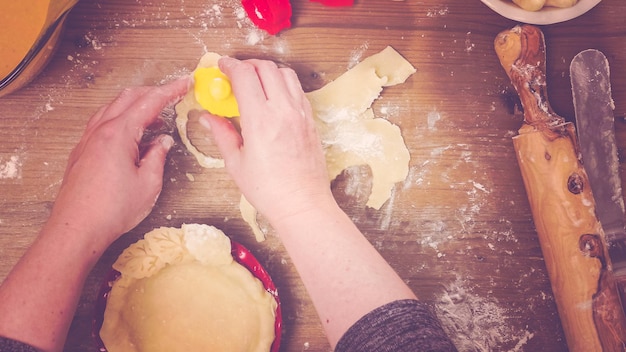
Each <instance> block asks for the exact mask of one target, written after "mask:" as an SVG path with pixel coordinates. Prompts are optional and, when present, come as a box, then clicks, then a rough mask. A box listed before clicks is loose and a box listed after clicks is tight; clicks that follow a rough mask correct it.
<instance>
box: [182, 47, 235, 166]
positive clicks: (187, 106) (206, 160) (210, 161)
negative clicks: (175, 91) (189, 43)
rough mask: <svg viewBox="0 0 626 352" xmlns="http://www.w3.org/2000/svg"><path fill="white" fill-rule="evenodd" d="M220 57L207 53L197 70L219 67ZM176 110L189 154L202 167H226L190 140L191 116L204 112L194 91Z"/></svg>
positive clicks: (221, 160) (217, 158) (184, 98)
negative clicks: (188, 129)
mask: <svg viewBox="0 0 626 352" xmlns="http://www.w3.org/2000/svg"><path fill="white" fill-rule="evenodd" d="M220 57H221V55H219V54H216V53H211V52H209V53H206V54H204V55H203V56H202V57H201V58H200V61H199V62H198V66H197V67H196V69H198V68H201V67H213V66H217V61H218V60H219V58H220ZM174 109H175V110H176V127H177V129H178V134H179V135H180V139H181V141H182V142H183V144H184V145H185V147H186V148H187V150H189V152H190V153H191V154H192V155H193V156H194V157H195V158H196V160H198V163H199V164H200V166H202V167H206V168H220V167H224V160H223V159H221V158H219V157H213V156H210V155H206V154H204V153H202V152H201V151H200V150H198V148H196V146H195V145H193V143H191V140H190V139H189V136H188V134H187V123H188V122H189V114H190V113H193V112H194V111H196V112H198V111H202V110H204V109H203V108H202V106H200V103H198V101H197V100H196V97H195V96H194V90H193V89H189V91H188V92H187V94H185V96H184V97H183V99H182V100H181V101H180V102H179V103H178V104H176V106H175V107H174Z"/></svg>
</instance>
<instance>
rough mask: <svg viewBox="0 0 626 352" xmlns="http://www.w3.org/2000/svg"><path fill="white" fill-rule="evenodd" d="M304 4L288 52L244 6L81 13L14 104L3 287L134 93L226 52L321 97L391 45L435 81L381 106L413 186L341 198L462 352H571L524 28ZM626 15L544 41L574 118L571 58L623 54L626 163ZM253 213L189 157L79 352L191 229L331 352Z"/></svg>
mask: <svg viewBox="0 0 626 352" xmlns="http://www.w3.org/2000/svg"><path fill="white" fill-rule="evenodd" d="M292 4H293V27H292V29H290V30H287V31H284V32H282V33H281V34H280V35H278V36H275V37H272V36H268V35H266V34H264V32H262V31H260V30H258V29H255V28H254V26H253V25H252V24H251V23H250V22H249V21H248V20H247V19H246V18H244V17H242V16H241V15H242V9H241V5H240V2H239V1H236V0H222V1H220V0H216V1H206V0H204V1H200V0H185V1H167V0H134V1H128V0H81V1H80V3H79V4H78V5H77V6H76V7H75V9H74V10H73V11H72V12H71V14H70V17H69V19H68V22H67V29H66V31H65V33H64V36H63V39H62V42H61V45H60V47H59V50H58V51H57V52H56V55H55V56H54V58H53V60H52V61H51V62H50V64H49V65H48V67H47V68H46V70H45V71H44V72H43V73H42V74H41V75H39V76H38V77H37V78H36V79H35V80H34V81H33V82H32V83H31V84H30V85H28V86H27V87H25V88H24V89H22V90H20V91H18V92H16V93H14V94H11V95H9V96H6V97H4V98H1V99H0V121H1V125H2V127H3V128H1V129H0V209H1V210H0V279H2V278H4V277H5V276H6V275H7V273H8V272H9V270H10V269H11V267H12V266H13V265H14V264H15V262H16V261H17V260H18V258H19V257H20V256H21V255H22V253H23V252H24V251H25V250H26V248H27V247H28V245H29V244H30V243H31V241H32V240H33V238H34V237H35V235H36V234H37V232H38V230H39V229H40V227H41V226H42V224H43V223H44V222H45V221H46V219H47V217H48V215H49V211H50V209H51V206H52V204H53V202H54V198H55V194H56V192H57V190H58V188H59V185H60V183H61V180H62V176H63V171H64V168H65V163H66V160H67V157H68V154H69V152H70V150H71V149H72V147H73V146H74V145H75V144H76V143H77V141H78V139H79V138H80V136H81V134H82V132H83V128H84V126H85V123H86V121H87V119H88V118H89V117H90V116H91V115H92V114H93V113H94V112H95V111H96V110H97V108H98V107H99V106H101V105H103V104H105V103H107V102H109V101H110V100H111V99H113V98H114V97H115V96H116V95H117V94H118V92H119V91H120V90H121V89H123V88H125V87H128V86H135V85H152V84H159V83H163V82H166V81H169V80H171V79H173V78H174V77H177V76H180V75H184V74H188V73H189V72H190V71H191V70H193V68H194V67H195V65H196V63H197V61H198V59H199V58H200V56H202V54H203V53H205V52H207V51H214V52H218V53H220V54H224V55H230V56H235V57H239V58H250V57H257V58H267V59H273V60H276V61H279V62H282V63H284V64H286V65H289V66H291V67H293V68H294V69H295V70H296V71H297V73H298V75H299V77H300V79H301V81H302V84H303V86H304V88H305V90H306V91H310V90H313V89H316V88H319V87H321V86H323V85H324V84H325V83H327V82H329V81H330V80H332V79H334V78H336V77H338V76H339V75H341V74H342V73H343V72H345V71H346V70H347V69H349V68H350V67H352V66H353V65H354V64H355V63H357V62H359V61H360V60H362V59H364V58H365V57H367V56H369V55H372V54H374V53H377V52H378V51H380V50H382V49H383V48H384V47H385V46H387V45H391V46H392V47H394V48H395V49H396V50H397V51H399V52H400V53H401V54H402V55H404V56H405V57H406V58H407V59H408V60H409V61H410V62H411V63H412V64H413V65H414V66H415V67H416V68H417V73H416V74H414V75H413V76H411V77H410V78H409V80H408V81H407V82H406V83H404V84H402V85H399V86H396V87H390V88H388V89H386V90H385V91H384V92H383V94H382V96H381V98H380V99H379V100H377V101H376V102H375V103H374V106H373V107H374V112H375V114H376V115H377V116H379V117H385V118H388V119H389V120H390V121H392V122H393V123H395V124H397V125H398V126H400V128H401V130H402V135H403V137H404V139H405V142H406V145H407V146H408V148H409V150H410V153H411V162H410V172H409V176H408V177H407V179H406V180H405V182H403V183H401V184H398V185H397V187H396V188H395V189H394V192H393V196H392V198H391V200H390V201H389V202H387V203H386V204H385V205H384V206H383V207H382V208H381V209H380V210H374V209H371V208H367V207H365V201H366V199H367V195H368V194H369V187H370V183H369V182H370V180H369V177H370V174H369V171H368V169H367V168H366V167H360V168H352V169H349V170H347V171H346V172H345V173H344V174H342V175H341V176H340V177H339V178H338V179H337V180H336V181H335V182H334V183H333V190H334V193H335V195H336V197H337V199H338V201H339V202H340V204H341V206H342V207H343V208H344V209H345V211H346V212H347V213H348V214H349V215H350V217H351V218H352V219H353V220H354V221H355V222H356V223H357V224H358V226H359V227H360V228H361V229H362V231H363V232H364V233H365V235H366V236H367V238H368V239H369V240H370V241H371V242H372V243H373V244H374V245H375V246H376V248H377V249H379V250H380V251H381V252H382V254H383V255H384V257H385V258H387V259H388V260H389V261H390V263H391V265H392V266H393V267H394V268H395V269H396V270H397V271H398V272H399V274H400V275H401V276H402V277H403V278H404V279H405V280H406V282H407V283H408V284H409V285H410V286H411V287H412V288H413V289H414V290H415V292H416V293H417V295H418V296H419V297H420V298H421V299H423V300H424V301H427V302H430V303H431V304H432V305H433V306H434V307H435V308H436V311H437V313H438V314H439V316H440V318H441V320H442V322H443V325H444V327H445V328H446V330H447V331H448V332H449V334H450V336H451V337H452V339H453V341H454V342H455V344H456V345H457V347H458V348H459V350H460V351H565V350H567V347H566V343H565V341H564V337H563V332H562V329H561V325H560V322H559V317H558V314H557V312H556V306H555V303H554V299H553V295H552V291H551V288H550V283H549V280H548V277H547V274H546V270H545V264H544V261H543V258H542V254H541V250H540V247H539V243H538V239H537V235H536V232H535V229H534V226H533V222H532V218H531V214H530V209H529V205H528V201H527V199H526V194H525V190H524V186H523V184H522V179H521V176H520V174H519V169H518V166H517V162H516V159H515V155H514V151H513V146H512V142H511V137H512V136H514V135H515V134H516V132H517V129H518V128H519V127H520V126H521V122H522V118H521V114H520V107H519V102H518V99H517V95H516V93H515V91H514V90H513V88H512V86H511V85H510V82H509V80H508V78H507V76H506V74H505V72H504V70H503V69H502V68H501V67H500V64H499V62H498V59H497V57H496V55H495V53H494V50H493V40H494V38H495V36H496V34H497V33H499V32H500V31H502V30H504V29H507V28H510V27H513V26H514V25H516V22H514V21H511V20H508V19H506V18H503V17H501V16H499V15H498V14H496V13H494V12H492V11H491V10H490V9H489V8H487V7H486V6H485V5H483V4H482V3H481V2H480V1H478V0H472V1H468V0H446V1H434V0H426V1H411V0H406V1H386V0H378V1H365V0H357V3H356V4H355V5H354V6H353V7H349V8H328V7H324V6H322V5H321V4H318V3H312V2H309V1H306V0H302V1H292ZM624 13H626V2H623V1H608V0H605V1H603V2H602V3H601V4H600V5H598V6H597V7H596V8H594V9H592V10H591V11H590V12H588V13H587V14H585V15H584V16H582V17H579V18H577V19H574V20H571V21H568V22H565V23H560V24H555V25H549V26H542V27H541V28H542V30H543V31H544V34H545V37H546V42H547V47H548V53H547V55H548V90H549V94H550V101H551V102H552V105H553V107H554V109H555V110H556V112H557V113H558V114H560V115H562V116H564V117H566V118H567V119H569V120H571V119H572V118H573V106H572V98H571V90H570V84H569V74H568V72H569V63H570V61H571V59H572V58H573V56H574V55H575V54H576V53H578V52H579V51H582V50H584V49H588V48H596V49H599V50H602V51H603V52H604V53H605V54H606V55H607V57H608V59H609V61H610V64H611V68H612V75H613V76H612V84H613V98H614V100H615V114H616V117H617V132H618V139H619V148H618V149H619V152H620V153H622V155H624V154H623V153H624V148H626V141H625V140H624V137H626V136H625V134H626V123H625V122H624V116H625V115H626V72H625V71H624V69H623V68H624V67H626V45H624V44H625V41H626V22H625V21H624V19H623V14H624ZM356 88H357V89H358V87H356ZM623 177H624V176H623ZM238 202H239V192H238V190H237V189H236V187H235V185H234V184H233V182H232V181H231V180H230V179H229V177H228V175H227V174H226V173H225V171H224V170H221V169H216V170H209V169H203V168H201V167H200V166H199V165H198V164H197V163H196V162H195V159H194V158H193V157H192V156H191V155H190V154H189V153H187V152H186V151H185V150H184V148H183V147H182V145H181V144H180V143H178V144H177V146H176V147H175V148H174V150H173V151H172V152H171V153H170V156H169V159H168V161H167V164H166V170H165V184H164V189H163V192H162V194H161V197H160V199H159V200H158V203H157V205H156V207H155V209H154V211H153V212H152V214H150V215H149V216H148V218H147V219H146V220H145V221H144V222H142V223H141V224H140V225H139V226H138V227H137V228H136V229H134V230H133V231H131V232H130V233H128V234H125V235H124V236H122V237H121V238H120V239H119V240H118V241H117V242H116V243H114V245H113V246H112V247H111V248H110V249H109V250H108V251H107V252H106V254H105V255H104V257H103V258H102V259H101V260H100V262H99V263H98V264H97V266H96V267H95V269H94V270H93V272H92V273H91V275H90V276H89V278H88V281H87V284H86V286H85V288H84V291H83V294H82V297H81V301H80V304H79V307H78V310H77V313H76V316H75V319H74V323H73V324H72V327H71V331H70V334H69V337H68V340H67V345H66V350H67V351H96V350H97V347H96V344H95V342H94V340H93V338H92V336H91V321H92V318H93V315H94V314H93V311H94V302H95V300H96V296H97V291H98V287H99V285H100V283H101V281H102V279H103V277H104V276H105V274H106V273H107V272H108V270H109V269H110V265H111V263H112V262H113V261H114V260H115V258H116V257H117V255H119V253H120V252H121V251H122V250H123V248H125V247H126V246H127V245H129V244H130V243H132V242H134V241H136V240H137V239H139V238H140V237H141V236H142V235H143V234H144V233H145V232H147V231H149V230H151V229H152V228H155V227H159V226H176V227H178V226H180V225H181V224H183V223H207V224H212V225H215V226H217V227H219V228H221V229H223V230H224V231H225V232H226V233H227V234H228V235H229V236H231V237H232V238H233V239H235V240H236V241H238V242H240V243H243V244H244V245H245V246H247V247H248V248H249V249H250V250H251V251H252V252H253V253H254V254H255V255H256V256H257V257H258V258H259V260H260V261H261V263H262V264H263V265H264V266H265V267H266V268H267V269H268V271H269V272H270V273H271V275H272V276H273V278H274V280H275V282H276V284H277V286H278V287H279V292H280V296H281V300H282V304H283V314H284V334H283V345H282V348H281V350H282V351H328V350H330V348H329V345H328V343H327V342H326V339H325V337H324V334H323V332H322V329H321V325H320V323H319V322H318V320H317V317H316V314H315V311H314V309H313V307H312V305H311V302H310V301H309V299H308V297H307V295H306V292H305V291H304V288H303V286H302V284H301V282H300V280H299V278H298V276H297V273H296V271H295V270H294V267H293V265H292V262H291V260H290V259H289V257H288V255H287V254H286V252H285V251H284V249H283V247H282V246H281V244H280V242H279V241H278V239H277V237H276V236H275V234H274V233H272V231H271V229H268V230H269V238H268V240H267V241H265V242H264V243H256V241H255V240H254V238H253V235H252V233H251V230H250V229H249V228H248V226H247V225H246V224H245V223H244V222H243V221H242V220H241V217H240V214H239V210H238ZM50 255H54V253H51V254H50ZM68 275H71V273H68ZM33 289H37V288H36V287H34V288H33ZM328 294H329V295H332V294H333V292H328Z"/></svg>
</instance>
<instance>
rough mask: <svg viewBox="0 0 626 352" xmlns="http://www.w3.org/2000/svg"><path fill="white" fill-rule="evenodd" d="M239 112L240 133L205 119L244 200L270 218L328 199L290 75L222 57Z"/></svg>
mask: <svg viewBox="0 0 626 352" xmlns="http://www.w3.org/2000/svg"><path fill="white" fill-rule="evenodd" d="M219 66H220V69H221V70H222V71H223V72H224V73H225V74H226V75H227V76H228V77H229V78H230V80H231V83H232V87H233V92H234V94H235V97H236V98H237V102H238V104H239V111H240V113H241V120H240V124H241V134H239V133H238V131H237V130H236V129H235V127H234V126H233V125H232V124H231V123H230V121H228V120H227V119H224V118H220V117H216V116H212V115H209V114H206V115H204V116H203V117H202V118H201V119H200V121H201V123H203V125H205V126H207V127H209V128H210V129H211V130H212V133H213V138H214V140H215V142H216V144H217V146H218V148H219V150H220V152H221V154H222V156H223V157H224V161H225V163H226V168H227V170H228V172H229V173H230V175H231V176H232V177H233V179H234V180H235V182H236V183H237V185H238V186H239V188H240V190H241V192H242V193H243V194H244V196H245V197H246V198H247V199H248V200H249V201H250V203H252V205H254V207H255V208H256V209H257V210H259V211H260V212H261V213H262V214H264V215H265V216H266V217H268V218H269V219H270V221H271V220H272V219H280V218H282V217H286V216H290V215H293V214H295V213H298V212H301V211H306V210H307V209H308V208H310V207H314V206H316V204H317V203H316V201H317V200H320V199H321V200H323V201H329V200H332V194H331V192H330V182H329V178H328V172H327V170H326V164H325V158H324V154H323V151H322V146H321V142H320V140H319V137H318V135H317V131H316V128H315V121H314V120H313V117H312V112H311V106H310V103H309V101H308V100H307V98H306V96H305V94H304V92H303V91H302V87H301V86H300V82H299V80H298V77H297V76H296V74H295V72H294V71H293V70H291V69H289V68H279V67H277V66H276V64H275V63H273V62H270V61H260V60H248V61H239V60H235V59H232V58H228V57H224V58H222V59H220V61H219Z"/></svg>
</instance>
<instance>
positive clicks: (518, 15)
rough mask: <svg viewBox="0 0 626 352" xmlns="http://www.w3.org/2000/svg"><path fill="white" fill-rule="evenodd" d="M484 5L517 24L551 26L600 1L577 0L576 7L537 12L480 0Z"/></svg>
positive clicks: (505, 0) (507, 2)
mask: <svg viewBox="0 0 626 352" xmlns="http://www.w3.org/2000/svg"><path fill="white" fill-rule="evenodd" d="M481 1H482V2H483V3H484V4H485V5H487V6H488V7H489V8H491V9H492V10H494V11H495V12H497V13H499V14H500V15H502V16H504V17H506V18H508V19H511V20H515V21H518V22H523V23H529V24H538V25H541V24H553V23H559V22H564V21H568V20H571V19H572V18H576V17H578V16H580V15H582V14H584V13H585V12H587V11H589V10H591V9H592V8H593V7H594V6H596V5H597V4H598V3H600V1H601V0H579V1H578V3H576V5H574V6H572V7H567V8H558V7H552V6H546V7H544V8H543V9H541V10H539V11H526V10H524V9H522V8H521V7H519V6H517V5H515V4H514V3H513V1H511V0H481Z"/></svg>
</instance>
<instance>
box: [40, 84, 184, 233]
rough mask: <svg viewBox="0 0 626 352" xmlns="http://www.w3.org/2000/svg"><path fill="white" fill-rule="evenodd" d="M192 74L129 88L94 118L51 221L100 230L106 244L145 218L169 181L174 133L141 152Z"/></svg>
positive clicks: (74, 156) (70, 164) (73, 159)
mask: <svg viewBox="0 0 626 352" xmlns="http://www.w3.org/2000/svg"><path fill="white" fill-rule="evenodd" d="M188 84H189V79H181V80H177V81H174V82H171V83H169V84H167V85H164V86H160V87H139V88H132V89H127V90H124V91H123V92H122V93H121V94H120V95H119V96H118V97H117V98H116V99H115V100H114V101H113V102H112V103H111V104H109V105H107V106H104V107H102V108H101V109H100V110H98V112H97V113H96V114H95V115H94V116H93V117H92V118H91V119H90V120H89V122H88V124H87V127H86V130H85V132H84V134H83V136H82V138H81V140H80V141H79V143H78V145H77V146H76V147H75V148H74V150H73V151H72V153H71V154H70V157H69V161H68V165H67V169H66V171H65V175H64V179H63V183H62V185H61V189H60V191H59V195H58V197H57V199H56V202H55V205H54V208H53V211H52V214H51V218H50V221H53V222H56V223H61V224H63V225H64V226H71V227H72V228H74V229H78V230H85V232H87V230H92V231H97V232H98V233H99V234H101V236H104V237H105V238H103V240H104V241H103V243H104V244H105V245H107V244H108V243H110V242H112V241H113V240H115V239H116V238H117V237H118V236H119V235H121V234H123V233H125V232H127V231H129V230H130V229H132V228H133V227H135V226H136V225H137V224H138V223H139V222H140V221H141V220H143V219H144V218H145V217H146V216H147V215H148V214H149V213H150V211H151V209H152V207H153V206H154V204H155V202H156V200H157V197H158V195H159V193H160V192H161V187H162V183H163V180H162V178H163V167H164V163H165V157H166V155H167V152H168V151H169V149H170V147H171V146H172V144H173V140H172V137H170V136H168V135H159V136H157V137H156V138H154V140H153V141H152V143H151V144H150V145H148V147H147V148H146V150H142V151H141V154H140V150H139V143H140V141H141V138H142V136H143V133H144V131H145V129H146V128H147V127H148V126H149V125H150V124H151V123H153V122H154V121H156V120H157V118H158V116H159V113H160V112H161V110H163V108H165V107H166V106H168V105H170V104H173V103H175V102H176V101H177V100H178V99H179V98H180V97H181V96H182V95H184V94H185V92H186V90H187V87H188Z"/></svg>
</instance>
